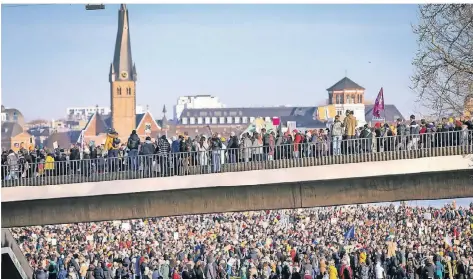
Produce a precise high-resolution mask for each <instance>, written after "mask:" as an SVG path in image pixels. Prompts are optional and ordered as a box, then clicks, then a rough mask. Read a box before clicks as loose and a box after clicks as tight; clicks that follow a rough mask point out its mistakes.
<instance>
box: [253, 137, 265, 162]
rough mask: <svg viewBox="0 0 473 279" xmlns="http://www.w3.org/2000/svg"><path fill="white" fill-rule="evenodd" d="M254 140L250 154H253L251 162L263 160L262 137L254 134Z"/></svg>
mask: <svg viewBox="0 0 473 279" xmlns="http://www.w3.org/2000/svg"><path fill="white" fill-rule="evenodd" d="M254 136H255V140H254V141H253V144H252V146H251V153H252V154H253V161H254V162H259V161H262V160H263V136H262V135H261V134H258V133H255V135H254Z"/></svg>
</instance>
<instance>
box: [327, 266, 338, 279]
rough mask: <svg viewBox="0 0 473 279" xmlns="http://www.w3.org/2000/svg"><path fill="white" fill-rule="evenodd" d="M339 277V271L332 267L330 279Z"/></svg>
mask: <svg viewBox="0 0 473 279" xmlns="http://www.w3.org/2000/svg"><path fill="white" fill-rule="evenodd" d="M337 277H338V272H337V269H336V268H335V267H334V266H333V265H331V266H329V267H328V278H329V279H337Z"/></svg>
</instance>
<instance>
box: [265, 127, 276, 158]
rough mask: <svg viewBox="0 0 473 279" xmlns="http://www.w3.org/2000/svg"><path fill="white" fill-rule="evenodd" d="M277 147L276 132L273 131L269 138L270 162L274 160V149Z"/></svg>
mask: <svg viewBox="0 0 473 279" xmlns="http://www.w3.org/2000/svg"><path fill="white" fill-rule="evenodd" d="M275 145H276V139H275V137H274V131H271V133H269V136H268V154H267V155H268V161H272V160H274V149H275Z"/></svg>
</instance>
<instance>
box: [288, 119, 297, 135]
mask: <svg viewBox="0 0 473 279" xmlns="http://www.w3.org/2000/svg"><path fill="white" fill-rule="evenodd" d="M296 128H297V123H296V121H287V130H288V131H289V132H290V133H292V131H294V130H295V129H296Z"/></svg>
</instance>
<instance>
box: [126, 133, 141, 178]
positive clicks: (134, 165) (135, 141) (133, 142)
mask: <svg viewBox="0 0 473 279" xmlns="http://www.w3.org/2000/svg"><path fill="white" fill-rule="evenodd" d="M140 144H141V143H140V137H139V136H138V135H137V134H136V130H133V131H131V134H130V137H128V141H127V148H128V158H129V163H130V170H132V171H136V170H138V169H139V162H138V161H139V160H138V153H139V149H140Z"/></svg>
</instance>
